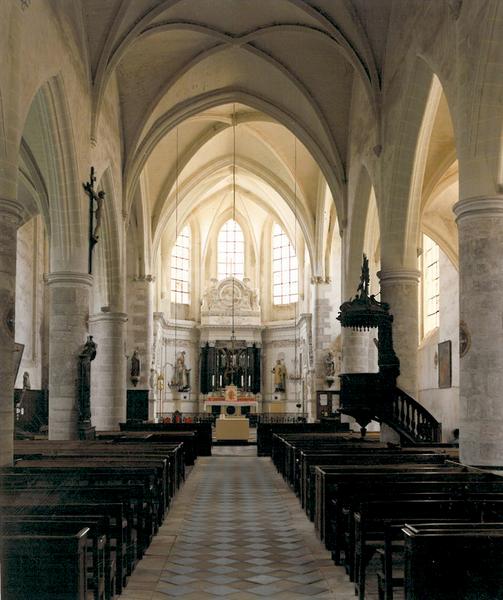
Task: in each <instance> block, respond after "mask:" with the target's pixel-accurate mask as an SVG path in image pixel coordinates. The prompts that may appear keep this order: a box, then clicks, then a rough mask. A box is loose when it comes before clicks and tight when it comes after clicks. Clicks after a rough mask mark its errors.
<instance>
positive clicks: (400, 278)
mask: <svg viewBox="0 0 503 600" xmlns="http://www.w3.org/2000/svg"><path fill="white" fill-rule="evenodd" d="M377 277H379V281H380V282H381V284H382V283H418V282H419V278H420V277H421V272H420V271H418V270H417V269H402V268H399V269H386V270H382V271H378V273H377Z"/></svg>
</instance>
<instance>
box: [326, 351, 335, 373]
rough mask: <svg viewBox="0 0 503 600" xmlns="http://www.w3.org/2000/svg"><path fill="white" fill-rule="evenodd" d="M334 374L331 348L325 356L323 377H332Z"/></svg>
mask: <svg viewBox="0 0 503 600" xmlns="http://www.w3.org/2000/svg"><path fill="white" fill-rule="evenodd" d="M334 375H335V360H334V355H333V352H332V351H331V350H329V351H328V353H327V355H326V356H325V377H334Z"/></svg>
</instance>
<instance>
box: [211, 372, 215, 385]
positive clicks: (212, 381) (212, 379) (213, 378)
mask: <svg viewBox="0 0 503 600" xmlns="http://www.w3.org/2000/svg"><path fill="white" fill-rule="evenodd" d="M211 387H212V388H214V387H215V375H212V376H211Z"/></svg>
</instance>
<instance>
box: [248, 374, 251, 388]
mask: <svg viewBox="0 0 503 600" xmlns="http://www.w3.org/2000/svg"><path fill="white" fill-rule="evenodd" d="M248 386H251V375H248Z"/></svg>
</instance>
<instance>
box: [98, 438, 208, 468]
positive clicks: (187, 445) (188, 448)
mask: <svg viewBox="0 0 503 600" xmlns="http://www.w3.org/2000/svg"><path fill="white" fill-rule="evenodd" d="M97 438H98V441H109V442H112V443H114V444H180V443H183V453H184V459H185V464H186V465H188V466H192V465H194V464H195V461H196V459H197V449H196V434H195V433H194V432H193V431H162V432H149V431H128V432H117V431H100V432H98V434H97Z"/></svg>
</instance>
